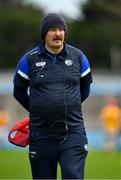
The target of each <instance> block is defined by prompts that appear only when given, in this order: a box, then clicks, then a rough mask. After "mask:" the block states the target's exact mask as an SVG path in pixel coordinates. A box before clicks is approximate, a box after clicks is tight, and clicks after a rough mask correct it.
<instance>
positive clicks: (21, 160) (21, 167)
mask: <svg viewBox="0 0 121 180" xmlns="http://www.w3.org/2000/svg"><path fill="white" fill-rule="evenodd" d="M60 178H61V172H60V168H58V179H60ZM0 179H32V177H31V171H30V165H29V160H28V152H27V151H26V150H24V151H19V150H0ZM85 179H121V152H113V153H106V152H103V151H90V152H89V154H88V158H87V161H86V167H85Z"/></svg>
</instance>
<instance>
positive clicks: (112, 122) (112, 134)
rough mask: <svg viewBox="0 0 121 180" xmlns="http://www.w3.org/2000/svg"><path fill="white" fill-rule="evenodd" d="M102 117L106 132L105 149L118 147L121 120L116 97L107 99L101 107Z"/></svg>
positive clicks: (111, 149) (109, 149)
mask: <svg viewBox="0 0 121 180" xmlns="http://www.w3.org/2000/svg"><path fill="white" fill-rule="evenodd" d="M100 117H101V120H102V128H103V129H104V131H105V132H106V143H105V150H107V151H113V150H115V149H116V143H117V137H118V136H117V135H118V132H119V127H120V120H121V111H120V107H119V106H118V103H117V100H116V99H115V98H113V97H111V98H109V99H108V100H107V103H106V105H105V106H104V107H103V108H102V109H101V112H100Z"/></svg>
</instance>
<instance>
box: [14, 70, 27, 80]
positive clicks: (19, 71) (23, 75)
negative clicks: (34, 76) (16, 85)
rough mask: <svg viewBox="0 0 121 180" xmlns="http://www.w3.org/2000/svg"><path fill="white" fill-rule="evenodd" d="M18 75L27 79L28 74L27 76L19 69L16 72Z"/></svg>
mask: <svg viewBox="0 0 121 180" xmlns="http://www.w3.org/2000/svg"><path fill="white" fill-rule="evenodd" d="M17 73H18V74H19V75H20V76H22V77H23V78H25V79H27V80H28V79H29V76H27V75H26V74H25V73H23V72H22V71H21V70H20V69H19V70H18V72H17Z"/></svg>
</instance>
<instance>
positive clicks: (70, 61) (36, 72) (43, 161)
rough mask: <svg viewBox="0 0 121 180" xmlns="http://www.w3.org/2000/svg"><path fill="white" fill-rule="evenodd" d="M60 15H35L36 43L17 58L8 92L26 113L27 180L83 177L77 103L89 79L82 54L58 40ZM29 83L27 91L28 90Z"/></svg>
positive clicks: (61, 31) (84, 141)
mask: <svg viewBox="0 0 121 180" xmlns="http://www.w3.org/2000/svg"><path fill="white" fill-rule="evenodd" d="M66 33H67V26H66V23H65V20H64V18H63V17H62V16H60V15H59V14H56V13H49V14H47V15H46V16H45V17H44V18H43V19H42V20H41V40H42V43H41V44H40V45H39V46H38V47H36V48H34V49H32V50H31V51H29V52H28V53H26V54H25V55H24V56H23V57H22V59H21V60H20V61H19V63H18V66H17V70H16V73H15V77H14V97H15V98H16V99H17V100H18V101H19V102H20V103H21V105H22V106H23V107H25V108H26V109H27V110H28V111H29V114H30V125H29V128H30V146H29V157H30V164H31V169H32V176H33V179H56V173H57V163H59V164H60V167H61V172H62V178H63V179H83V178H84V165H85V159H86V156H87V137H86V133H85V128H84V122H83V117H82V112H81V103H82V102H83V101H84V100H85V99H86V98H87V97H88V95H89V91H90V83H91V82H92V77H91V71H90V66H89V63H88V60H87V58H86V56H85V55H84V54H83V53H82V52H81V51H80V50H79V49H77V48H75V47H72V46H70V45H68V44H66V43H65V42H64V38H65V34H66ZM28 88H29V93H28Z"/></svg>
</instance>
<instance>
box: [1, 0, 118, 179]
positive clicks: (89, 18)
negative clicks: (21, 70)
mask: <svg viewBox="0 0 121 180" xmlns="http://www.w3.org/2000/svg"><path fill="white" fill-rule="evenodd" d="M48 12H59V13H61V14H63V16H64V17H65V19H66V22H67V26H68V32H67V36H66V42H67V43H68V44H71V45H74V46H76V47H77V48H80V49H81V50H82V51H83V52H84V53H85V54H86V55H87V57H88V59H89V62H90V65H91V69H92V75H93V84H92V85H91V95H90V97H89V98H88V99H87V100H86V101H85V102H84V103H83V105H82V109H83V112H84V119H85V126H86V129H87V136H88V141H89V149H90V151H91V152H92V154H93V156H91V155H90V156H89V160H88V163H89V164H88V163H87V166H88V167H87V170H86V177H87V178H90V179H91V177H93V179H94V178H97V179H100V178H107V179H109V178H110V179H112V178H114V179H116V178H117V179H121V173H120V169H121V117H118V115H117V116H115V117H114V119H116V120H115V122H118V126H116V125H115V124H116V123H113V122H112V124H111V125H107V126H111V130H110V132H111V133H110V134H111V136H113V139H111V140H110V137H107V134H108V135H109V132H107V131H108V130H107V129H108V128H107V129H105V127H104V119H105V118H104V116H106V115H104V116H103V117H102V108H103V107H104V106H105V105H106V103H107V102H109V99H110V100H111V99H113V103H112V104H113V106H116V107H117V109H119V111H120V114H121V0H100V1H97V0H0V152H1V153H0V158H1V160H2V158H5V156H4V152H5V151H7V150H13V151H15V150H17V151H18V150H20V151H22V150H23V149H21V148H17V147H16V146H14V145H12V144H10V143H8V140H7V135H8V130H9V129H10V128H11V127H12V125H13V124H14V123H15V122H17V121H20V120H21V119H23V118H24V117H28V112H27V111H25V110H24V108H22V107H21V106H20V104H18V102H17V101H16V100H15V99H14V98H13V96H12V88H13V82H12V80H13V76H14V72H15V69H16V65H17V62H18V61H19V59H20V58H21V56H23V54H24V53H25V52H27V51H28V50H30V49H32V48H34V47H35V46H37V45H38V44H39V43H40V19H41V17H42V16H43V15H44V14H46V13H48ZM114 101H115V102H114ZM111 102H112V101H111ZM113 109H114V108H113ZM116 112H117V110H116V111H112V110H109V113H108V114H111V113H112V114H116ZM103 114H107V113H103ZM110 117H111V118H112V119H113V117H112V116H111V115H110ZM117 119H118V120H117ZM112 121H113V120H112ZM113 126H115V127H113ZM112 129H113V130H112ZM114 129H115V130H114ZM112 134H113V135H112ZM114 134H115V136H114ZM107 139H108V140H109V141H110V143H108V144H107V145H105V144H106V141H107ZM112 140H113V142H112ZM114 142H115V143H114ZM109 151H110V152H109ZM112 151H113V153H112ZM97 152H106V153H107V152H108V154H110V153H111V158H112V159H108V161H111V162H113V164H114V161H115V159H117V163H116V170H118V171H117V172H116V173H113V174H111V173H109V175H107V174H105V172H104V171H103V172H104V175H103V172H101V174H102V176H101V175H100V173H98V174H97V175H95V177H94V176H93V175H91V172H90V170H89V169H90V168H89V167H93V165H94V164H93V165H92V164H90V163H91V161H95V155H97V154H96V153H97ZM116 152H117V153H118V154H116ZM2 153H3V154H2ZM94 154H95V155H94ZM112 154H113V156H112ZM98 155H99V154H98ZM98 155H97V156H98ZM103 156H104V154H103ZM103 156H102V157H103ZM92 157H93V158H92ZM106 157H107V156H106ZM91 158H92V159H91ZM108 158H109V156H108ZM1 160H0V161H1ZM3 161H4V159H3ZM104 161H105V160H104ZM104 161H103V162H104ZM100 162H101V160H100ZM109 164H111V163H109ZM109 164H108V165H109ZM6 165H7V162H6V161H4V166H5V167H6ZM0 167H1V166H0ZM2 168H3V164H2ZM113 169H114V167H113ZM92 172H93V170H92ZM99 172H100V170H99ZM14 175H15V174H14ZM14 175H13V176H12V175H10V174H8V176H6V173H5V171H4V169H3V171H1V172H0V179H1V178H3V179H4V178H15V176H14ZM17 177H18V175H16V178H17ZM22 177H24V178H28V177H30V176H27V175H25V174H24V175H23V176H22ZM19 178H21V177H19Z"/></svg>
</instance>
